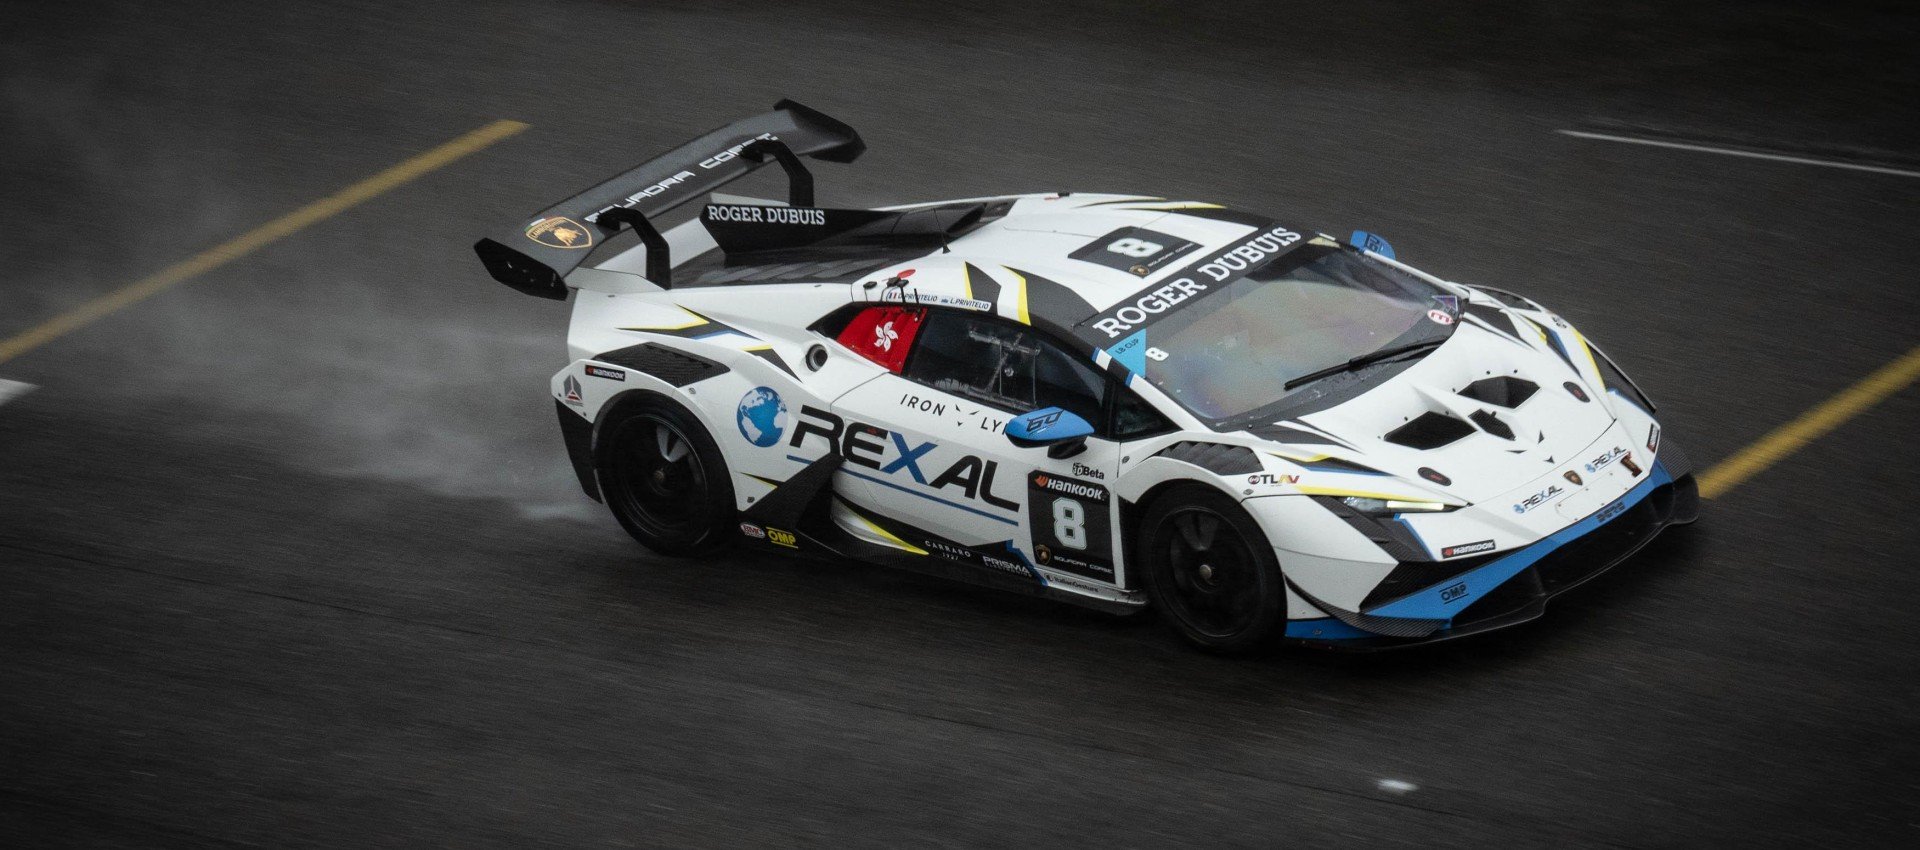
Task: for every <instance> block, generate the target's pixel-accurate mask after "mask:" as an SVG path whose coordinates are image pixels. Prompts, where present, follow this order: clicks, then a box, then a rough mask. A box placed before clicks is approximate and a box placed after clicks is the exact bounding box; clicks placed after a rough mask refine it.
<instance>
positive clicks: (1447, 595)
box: [1440, 581, 1467, 602]
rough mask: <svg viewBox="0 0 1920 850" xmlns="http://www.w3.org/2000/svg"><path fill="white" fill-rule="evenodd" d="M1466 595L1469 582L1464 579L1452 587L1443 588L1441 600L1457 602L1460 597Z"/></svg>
mask: <svg viewBox="0 0 1920 850" xmlns="http://www.w3.org/2000/svg"><path fill="white" fill-rule="evenodd" d="M1465 595H1467V583H1466V582H1464V581H1463V582H1460V583H1459V584H1456V585H1453V586H1452V587H1445V588H1441V590H1440V601H1441V602H1457V601H1459V600H1460V597H1462V596H1465Z"/></svg>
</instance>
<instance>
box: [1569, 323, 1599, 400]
mask: <svg viewBox="0 0 1920 850" xmlns="http://www.w3.org/2000/svg"><path fill="white" fill-rule="evenodd" d="M1569 333H1572V334H1573V340H1574V341H1575V342H1578V343H1580V352H1581V353H1582V354H1585V355H1587V366H1588V368H1591V369H1592V370H1593V382H1594V383H1595V384H1596V385H1598V386H1599V387H1600V388H1601V389H1606V386H1607V379H1606V377H1605V376H1604V375H1602V374H1601V372H1600V362H1599V361H1597V360H1595V359H1593V346H1591V345H1588V344H1587V338H1586V337H1585V336H1583V335H1581V333H1580V332H1579V331H1569Z"/></svg>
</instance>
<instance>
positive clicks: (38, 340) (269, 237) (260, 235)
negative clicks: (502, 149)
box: [0, 121, 527, 363]
mask: <svg viewBox="0 0 1920 850" xmlns="http://www.w3.org/2000/svg"><path fill="white" fill-rule="evenodd" d="M525 129H527V125H526V124H522V123H520V122H519V121H495V122H493V123H491V124H488V125H486V126H484V127H481V128H479V129H477V130H474V131H472V132H469V133H467V134H466V135H463V136H460V137H459V138H457V139H454V140H452V141H449V142H446V143H444V144H442V145H440V146H439V147H436V148H433V149H431V150H428V151H426V152H424V153H421V154H418V155H415V156H414V157H412V158H410V159H407V160H406V161H404V162H401V163H400V164H398V165H395V166H393V167H391V168H388V169H387V170H385V171H382V172H380V173H378V174H375V175H373V176H372V177H368V178H366V179H365V180H361V181H360V182H358V183H355V184H353V185H351V186H348V187H347V188H345V189H341V190H340V191H338V192H335V193H334V194H331V195H328V196H327V197H324V198H321V199H320V200H318V201H314V202H313V203H310V204H308V205H306V206H304V207H301V208H299V209H297V210H294V211H293V212H290V213H287V214H286V215H283V216H281V217H279V218H276V219H274V220H272V221H269V222H267V223H266V224H262V225H260V226H259V227H256V228H254V229H252V230H249V231H247V232H245V233H242V234H240V235H239V236H236V237H234V238H232V239H229V240H227V241H226V242H223V243H221V244H219V245H216V246H214V247H212V248H209V249H207V250H205V251H202V252H200V253H198V254H195V255H194V256H192V257H190V258H188V259H185V260H182V261H180V262H178V263H174V264H173V265H171V266H168V267H166V268H164V269H161V270H159V271H157V272H154V273H153V274H150V275H147V276H146V277H143V278H141V279H139V280H136V281H134V282H133V283H130V284H128V285H126V286H124V287H121V288H120V289H116V290H114V291H113V292H109V293H107V294H105V295H102V296H100V297H98V298H95V299H93V300H91V301H88V302H86V303H85V304H81V305H80V306H78V307H75V308H73V309H72V310H68V311H67V312H65V313H62V314H60V315H58V316H55V317H53V318H52V319H49V320H47V321H46V322H43V323H41V324H40V325H39V326H37V327H34V328H31V329H29V330H27V331H25V332H23V333H21V334H19V335H18V336H15V337H13V338H11V339H7V340H5V341H0V363H5V362H7V361H8V360H12V359H13V358H15V357H19V356H20V355H22V354H25V353H27V352H29V351H32V350H33V349H35V348H39V347H40V346H42V345H45V344H47V343H49V342H52V341H53V340H55V339H59V338H60V337H62V336H65V335H66V334H68V333H71V332H73V331H75V330H78V329H80V328H82V327H85V326H87V325H89V324H92V323H93V322H94V321H96V320H98V319H100V318H103V317H105V316H107V315H109V314H111V313H113V312H114V311H117V310H120V309H122V308H125V307H130V306H132V305H134V304H138V303H140V302H141V301H145V300H146V299H148V298H151V297H153V296H155V295H158V294H160V293H161V292H163V291H165V290H167V289H169V288H171V287H173V286H176V285H178V284H181V283H184V282H186V281H189V280H192V279H194V278H196V277H199V276H200V275H203V274H206V273H207V272H210V271H213V270H214V269H217V268H219V267H221V266H224V265H226V264H228V263H231V262H233V261H234V260H238V259H240V258H241V257H245V256H247V255H248V254H251V253H253V252H255V251H258V250H260V249H261V248H265V247H266V246H268V245H271V244H273V243H275V242H278V241H280V240H281V239H284V238H286V237H288V236H291V235H293V234H294V233H297V232H299V231H300V230H302V229H304V228H307V227H310V226H312V225H314V224H318V223H319V222H322V221H325V220H327V219H329V218H332V217H334V216H336V215H339V214H341V213H343V212H346V211H347V210H350V209H353V208H354V207H357V206H359V205H360V204H363V203H366V202H367V201H369V200H372V199H373V198H376V197H379V196H380V195H383V194H386V193H387V192H390V191H392V190H394V189H396V188H398V187H400V186H403V185H406V184H407V183H410V182H412V181H414V180H416V179H418V178H420V177H421V176H423V175H425V174H428V173H430V172H432V171H435V170H437V169H440V168H442V167H445V166H446V165H448V164H451V163H452V162H454V161H455V160H458V159H460V158H461V157H464V156H467V155H469V154H472V153H475V152H477V151H480V150H482V149H485V148H486V147H487V146H489V145H492V144H493V143H495V142H498V141H500V140H501V139H504V138H507V137H508V136H511V135H513V134H515V133H518V132H520V131H521V130H525Z"/></svg>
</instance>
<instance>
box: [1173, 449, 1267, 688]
mask: <svg viewBox="0 0 1920 850" xmlns="http://www.w3.org/2000/svg"><path fill="white" fill-rule="evenodd" d="M1139 551H1140V552H1141V553H1142V554H1144V555H1145V565H1146V570H1145V573H1146V584H1147V593H1148V594H1149V596H1150V597H1151V598H1152V600H1153V605H1154V607H1155V608H1158V609H1160V614H1161V616H1162V617H1163V618H1164V619H1165V620H1166V621H1167V622H1168V624H1170V625H1172V626H1173V628H1174V629H1175V630H1176V631H1178V632H1180V633H1181V634H1182V635H1184V636H1185V637H1186V638H1187V639H1188V640H1190V641H1193V642H1194V643H1195V644H1198V645H1199V646H1200V647H1201V648H1202V649H1205V650H1208V651H1210V652H1219V653H1237V652H1246V651H1249V650H1252V649H1256V648H1258V647H1260V646H1262V645H1264V644H1266V643H1267V642H1268V638H1270V637H1271V636H1272V635H1273V634H1274V631H1275V629H1276V627H1278V626H1279V625H1280V624H1282V623H1284V622H1285V621H1286V590H1285V583H1284V579H1282V577H1281V574H1280V561H1279V559H1277V558H1275V557H1274V554H1273V547H1272V546H1269V545H1268V544H1267V538H1266V535H1265V534H1263V533H1262V532H1261V531H1260V526H1259V525H1258V524H1256V523H1255V522H1254V521H1253V517H1250V516H1248V515H1247V512H1246V511H1244V510H1242V509H1241V508H1240V505H1239V504H1238V503H1237V502H1235V501H1234V500H1233V499H1232V498H1231V497H1229V496H1227V495H1226V494H1224V493H1221V492H1220V491H1218V490H1214V489H1212V488H1210V487H1201V486H1197V485H1193V486H1183V487H1178V488H1175V489H1173V490H1170V491H1168V492H1166V493H1163V494H1161V495H1160V497H1159V498H1156V499H1154V500H1153V502H1152V503H1151V504H1149V505H1148V506H1147V509H1146V511H1145V512H1144V513H1143V514H1142V515H1141V523H1140V550H1139Z"/></svg>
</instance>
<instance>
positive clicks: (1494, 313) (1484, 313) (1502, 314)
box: [1460, 303, 1520, 339]
mask: <svg viewBox="0 0 1920 850" xmlns="http://www.w3.org/2000/svg"><path fill="white" fill-rule="evenodd" d="M1460 312H1461V313H1463V314H1465V315H1468V316H1472V317H1474V318H1476V319H1479V320H1480V321H1482V322H1485V323H1486V325H1485V327H1486V328H1487V329H1488V330H1490V331H1493V332H1494V333H1497V334H1501V335H1503V336H1508V337H1512V338H1514V339H1519V338H1520V337H1519V335H1518V334H1516V333H1515V332H1514V330H1513V320H1512V319H1510V318H1507V313H1506V311H1504V310H1501V309H1500V308H1498V307H1488V306H1487V305H1485V304H1473V303H1469V304H1467V305H1466V306H1464V307H1462V308H1460Z"/></svg>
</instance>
